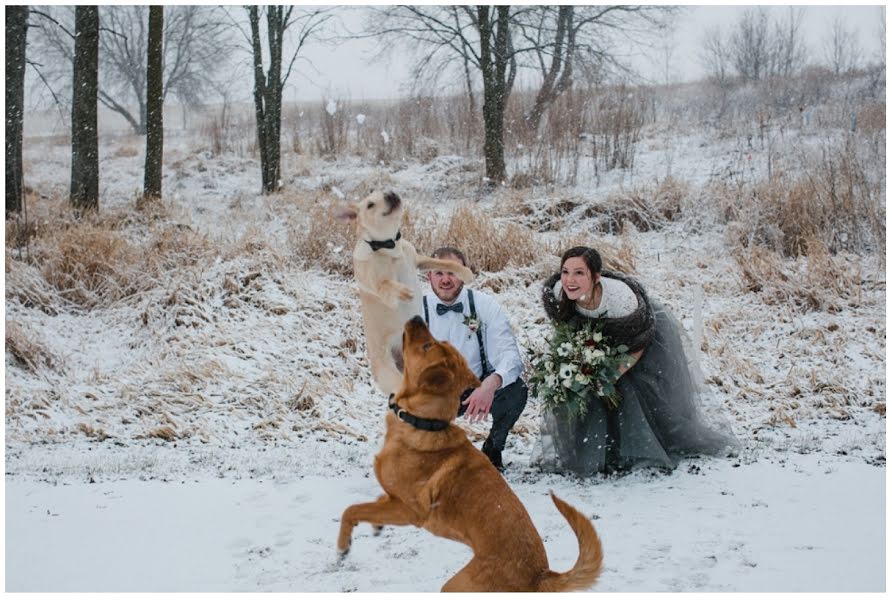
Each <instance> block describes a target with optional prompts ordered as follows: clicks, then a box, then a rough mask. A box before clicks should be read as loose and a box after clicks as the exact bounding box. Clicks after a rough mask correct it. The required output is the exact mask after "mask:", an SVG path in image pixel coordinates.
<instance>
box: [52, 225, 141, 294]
mask: <svg viewBox="0 0 892 600" xmlns="http://www.w3.org/2000/svg"><path fill="white" fill-rule="evenodd" d="M53 242H54V243H51V244H50V243H46V244H44V245H43V247H42V251H41V257H40V259H39V261H38V263H39V265H40V271H41V273H42V275H43V277H44V279H46V281H47V282H48V283H49V284H50V285H51V286H52V287H54V288H55V289H56V290H58V293H59V295H60V296H62V297H63V298H64V299H65V300H68V301H70V302H72V303H74V304H76V305H78V306H81V307H83V308H94V307H97V306H108V305H110V304H112V303H114V302H116V301H118V300H120V299H122V298H125V297H127V296H130V295H132V294H134V293H136V292H137V291H139V290H142V289H145V288H146V287H147V284H148V282H147V281H146V279H147V278H146V273H145V271H144V268H143V267H144V264H145V261H144V258H143V252H142V251H141V249H140V248H138V247H136V246H134V245H132V244H131V243H130V242H128V241H127V240H126V239H124V237H123V236H122V235H121V234H120V233H118V232H115V231H109V230H107V229H103V228H101V227H98V226H96V225H93V224H91V223H78V224H75V225H74V226H72V227H70V228H69V229H66V230H63V231H60V232H59V235H58V238H57V239H55V240H53Z"/></svg>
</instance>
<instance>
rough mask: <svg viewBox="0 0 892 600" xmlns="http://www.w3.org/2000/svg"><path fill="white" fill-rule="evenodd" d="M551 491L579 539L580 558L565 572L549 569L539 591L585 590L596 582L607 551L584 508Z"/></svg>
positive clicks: (556, 504)
mask: <svg viewBox="0 0 892 600" xmlns="http://www.w3.org/2000/svg"><path fill="white" fill-rule="evenodd" d="M549 493H550V494H551V500H552V501H553V502H554V505H555V506H557V509H558V510H559V511H561V514H562V515H564V518H565V519H567V522H568V523H570V527H572V528H573V533H575V534H576V539H577V540H578V541H579V558H577V559H576V564H575V565H573V568H572V569H570V570H569V571H567V572H566V573H556V572H555V571H548V572H547V573H546V574H545V575H544V576H543V577H542V579H541V580H539V591H540V592H571V591H574V590H586V589H588V588H590V587H591V586H592V585H594V583H595V581H597V579H598V576H599V575H600V574H601V565H602V563H603V561H604V552H603V549H602V548H601V539H600V538H599V537H598V532H596V531H595V526H594V525H592V522H591V521H589V520H588V518H587V517H586V516H585V515H583V514H582V513H581V512H579V511H578V510H576V509H575V508H573V507H572V506H570V505H569V504H567V503H566V502H564V501H563V500H561V499H560V498H558V497H557V496H555V495H554V492H549Z"/></svg>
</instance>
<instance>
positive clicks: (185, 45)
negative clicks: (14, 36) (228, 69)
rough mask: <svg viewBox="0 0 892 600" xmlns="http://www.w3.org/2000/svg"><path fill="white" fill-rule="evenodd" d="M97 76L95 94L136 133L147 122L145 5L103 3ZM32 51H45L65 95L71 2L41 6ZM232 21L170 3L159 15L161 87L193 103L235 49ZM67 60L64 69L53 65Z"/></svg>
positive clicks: (213, 10) (52, 77)
mask: <svg viewBox="0 0 892 600" xmlns="http://www.w3.org/2000/svg"><path fill="white" fill-rule="evenodd" d="M100 11H101V15H102V22H103V27H102V33H101V36H100V39H101V44H102V52H101V55H100V59H101V60H102V77H101V81H100V96H99V100H100V102H102V104H103V105H104V106H106V107H108V108H109V109H111V110H112V111H114V112H116V113H118V114H120V115H121V116H122V117H123V118H124V119H125V120H126V121H127V122H128V123H129V124H130V126H131V127H132V128H133V130H134V131H135V132H137V133H141V134H144V133H145V128H146V122H145V118H146V69H145V57H146V52H147V51H148V50H147V47H146V46H147V43H148V37H147V34H148V21H147V18H148V11H147V10H146V7H145V6H103V7H101V8H100ZM37 14H38V15H40V16H41V17H42V18H41V19H40V24H39V26H38V27H37V33H38V35H37V36H35V37H36V47H37V51H36V52H35V55H37V56H42V57H45V62H46V66H45V68H44V70H43V76H44V78H45V79H46V81H47V82H48V83H49V85H50V86H51V88H52V89H53V90H54V94H56V95H57V96H58V98H59V99H60V101H62V102H67V100H68V98H70V94H71V91H70V84H71V79H70V77H71V69H70V65H71V61H72V60H73V56H74V54H73V47H74V38H73V36H72V35H71V31H72V23H73V22H74V10H73V7H64V6H63V7H49V6H47V7H41V10H40V11H39V12H38V13H37ZM230 34H231V27H230V25H229V23H228V22H227V19H226V17H225V12H224V11H222V10H221V9H220V8H219V7H207V6H196V5H178V6H169V7H168V9H167V11H166V14H165V19H164V33H163V36H164V39H165V43H164V88H163V93H164V96H165V99H166V98H167V95H168V94H173V95H175V96H176V97H177V98H178V99H179V100H180V101H181V102H183V103H186V104H189V105H194V104H197V103H199V102H200V100H201V99H202V98H203V97H204V95H205V94H206V93H207V91H208V89H209V88H210V81H209V80H210V79H211V78H212V76H213V75H214V74H215V73H216V72H217V71H218V70H219V69H221V68H222V67H223V66H224V65H225V64H226V63H227V62H228V60H229V57H230V55H231V53H232V51H233V49H234V46H233V44H232V43H231V42H230ZM66 63H67V64H68V65H69V69H68V70H67V71H66V72H63V71H61V70H58V69H56V68H54V66H53V65H56V64H66Z"/></svg>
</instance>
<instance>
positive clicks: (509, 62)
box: [365, 5, 677, 182]
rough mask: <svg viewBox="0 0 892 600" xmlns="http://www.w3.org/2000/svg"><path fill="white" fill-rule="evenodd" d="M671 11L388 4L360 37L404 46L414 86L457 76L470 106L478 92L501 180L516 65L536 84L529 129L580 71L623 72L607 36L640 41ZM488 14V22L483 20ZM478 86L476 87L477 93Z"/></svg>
mask: <svg viewBox="0 0 892 600" xmlns="http://www.w3.org/2000/svg"><path fill="white" fill-rule="evenodd" d="M676 11H677V7H648V6H620V5H611V6H520V7H511V6H499V7H488V6H467V5H461V6H391V7H386V8H377V9H373V10H371V11H370V15H369V19H368V23H367V26H366V31H365V35H366V36H369V37H376V38H377V39H383V40H385V43H384V44H382V46H383V47H385V48H388V49H392V48H395V47H396V46H397V44H389V43H387V42H390V41H391V40H393V41H396V42H400V44H399V45H400V46H402V47H408V48H409V50H410V51H412V52H413V53H414V55H415V62H414V67H413V74H414V75H415V78H416V81H427V80H428V79H430V78H436V80H437V81H440V82H442V81H443V80H444V74H445V75H448V74H449V73H450V72H452V73H456V74H457V73H460V74H461V81H462V83H463V85H464V88H465V91H466V93H467V95H468V106H469V108H470V109H471V110H473V109H474V107H475V106H476V102H475V86H482V88H483V95H484V109H483V120H484V130H483V133H484V158H485V159H486V176H487V178H488V179H490V181H494V182H496V181H502V180H503V179H504V176H505V172H504V151H503V150H502V147H503V140H502V139H501V137H500V136H501V134H502V132H503V131H504V125H503V123H501V122H500V121H499V118H501V117H503V115H504V103H505V102H506V101H507V98H508V96H509V94H510V93H511V90H512V89H513V85H514V80H515V77H516V74H517V72H518V69H519V68H522V67H527V68H532V69H535V70H536V71H537V73H539V75H540V76H541V79H542V84H541V86H540V87H539V89H538V92H537V94H536V97H535V100H534V102H533V106H532V108H531V109H530V111H529V112H528V113H527V114H526V115H525V122H526V123H527V125H528V127H529V129H530V130H532V131H535V130H536V129H538V127H539V123H540V121H541V119H542V115H543V114H544V113H545V112H546V111H547V110H548V108H549V106H551V105H552V104H553V103H554V102H555V100H556V99H557V98H559V97H560V95H561V94H563V93H564V92H565V91H566V90H568V89H570V88H571V87H572V85H573V82H574V76H575V74H576V73H577V71H578V72H580V73H582V74H583V75H584V76H588V77H589V78H591V79H596V78H600V77H601V76H603V74H604V72H605V71H606V70H607V69H608V68H613V69H617V70H625V67H624V66H623V65H622V64H621V62H620V61H619V60H618V58H617V56H616V51H615V47H614V45H613V44H612V40H613V36H615V35H622V36H624V37H630V36H631V37H644V36H637V35H636V34H638V33H644V32H648V33H652V31H653V29H654V28H655V27H657V28H659V27H665V26H666V25H667V24H668V22H669V17H671V16H672V15H674V14H675V12H676ZM483 16H485V17H486V21H484V20H483V18H482V17H483ZM478 89H479V88H478Z"/></svg>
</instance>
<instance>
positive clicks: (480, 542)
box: [338, 317, 603, 592]
mask: <svg viewBox="0 0 892 600" xmlns="http://www.w3.org/2000/svg"><path fill="white" fill-rule="evenodd" d="M403 364H404V372H403V381H402V385H401V386H400V389H399V391H398V392H397V393H396V395H395V397H394V398H393V399H392V402H391V412H388V414H387V419H386V425H387V432H386V434H385V436H384V444H383V446H382V448H381V451H380V452H379V453H378V455H377V457H375V476H376V477H377V479H378V482H379V483H380V484H381V487H382V488H383V489H384V494H383V495H382V496H380V497H379V498H378V499H377V500H376V501H375V502H369V503H366V504H354V505H353V506H350V507H349V508H347V510H345V511H344V514H343V516H342V517H341V529H340V534H339V536H338V550H339V552H340V553H341V555H344V554H346V553H347V552H348V551H349V549H350V541H351V535H352V532H353V528H354V527H355V526H356V525H357V524H359V523H361V522H366V523H370V524H372V525H373V526H375V527H381V526H383V525H415V526H416V527H423V528H424V529H427V530H428V531H430V532H431V533H433V534H434V535H438V536H441V537H445V538H448V539H452V540H456V541H458V542H462V543H464V544H467V545H468V546H470V547H471V549H472V550H473V551H474V556H473V558H472V559H471V562H469V563H468V564H467V565H465V567H464V568H463V569H461V570H460V571H459V572H458V573H456V574H455V575H454V576H453V577H452V578H451V579H449V581H447V582H446V583H445V584H444V585H443V588H442V591H444V592H473V591H477V592H533V591H550V592H560V591H571V590H583V589H587V588H589V587H591V585H592V584H594V582H595V581H596V580H597V578H598V576H599V574H600V572H601V563H602V560H603V554H602V548H601V541H600V539H599V538H598V534H597V533H596V532H595V528H594V526H593V525H592V524H591V522H590V521H589V520H588V519H587V518H586V517H585V516H584V515H582V514H581V513H580V512H579V511H577V510H576V509H574V508H573V507H571V506H570V505H568V504H567V503H565V502H564V501H562V500H560V499H559V498H557V497H556V496H555V495H554V494H552V496H551V497H552V501H553V502H554V504H555V506H557V509H558V510H559V511H560V512H561V514H562V515H563V516H564V518H565V519H567V521H568V522H569V524H570V527H572V528H573V531H574V533H575V534H576V537H577V540H578V543H579V557H578V558H577V560H576V564H575V565H573V568H572V569H570V570H569V571H567V572H565V573H557V572H555V571H552V570H550V569H549V568H548V557H547V556H546V554H545V547H544V545H543V544H542V539H541V537H540V536H539V533H538V532H537V531H536V528H535V527H534V525H533V522H532V520H531V519H530V516H529V514H528V513H527V511H526V509H525V508H524V506H523V504H521V502H520V500H519V499H518V498H517V496H516V495H515V494H514V492H513V491H511V488H510V487H508V484H507V483H506V482H505V480H504V479H503V478H502V477H501V475H499V473H498V471H497V470H496V469H495V467H494V466H493V465H492V464H491V463H490V461H489V460H488V459H487V457H485V456H484V455H483V454H482V453H481V452H480V451H479V450H477V449H476V448H474V447H473V446H472V445H471V443H470V442H469V441H468V438H467V436H466V435H465V432H464V431H463V430H462V429H461V428H460V427H458V426H456V425H454V424H453V423H451V421H452V420H453V419H455V417H456V413H457V412H458V404H459V396H460V394H461V393H462V392H463V390H465V389H467V388H469V387H475V386H478V385H479V384H480V382H479V380H478V379H477V377H476V376H475V375H474V373H472V372H471V370H470V369H469V368H468V364H467V362H466V361H465V359H464V358H463V357H462V355H461V354H460V353H459V352H458V351H457V350H456V349H455V348H454V347H453V346H452V345H451V344H449V343H448V342H438V341H437V340H436V339H434V337H433V336H432V335H431V334H430V332H429V331H428V329H427V327H426V326H425V324H424V321H423V320H422V319H421V318H419V317H415V318H414V319H412V320H411V321H409V322H408V323H406V326H405V329H404V331H403Z"/></svg>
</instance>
